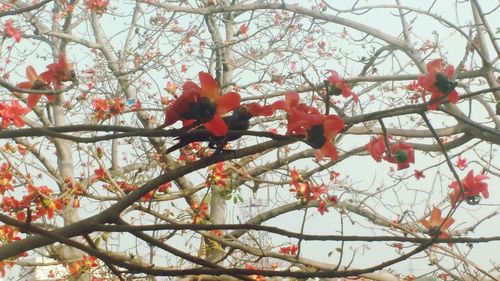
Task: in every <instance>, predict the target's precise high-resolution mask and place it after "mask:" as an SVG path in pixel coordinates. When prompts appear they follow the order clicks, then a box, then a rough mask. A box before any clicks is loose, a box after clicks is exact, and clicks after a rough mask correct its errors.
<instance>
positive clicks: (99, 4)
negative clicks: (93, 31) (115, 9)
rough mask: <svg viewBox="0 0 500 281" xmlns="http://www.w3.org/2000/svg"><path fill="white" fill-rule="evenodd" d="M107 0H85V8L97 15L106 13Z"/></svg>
mask: <svg viewBox="0 0 500 281" xmlns="http://www.w3.org/2000/svg"><path fill="white" fill-rule="evenodd" d="M108 5H109V0H85V6H86V7H87V9H89V10H91V11H93V12H94V13H96V14H98V15H102V14H104V13H106V10H107V9H108Z"/></svg>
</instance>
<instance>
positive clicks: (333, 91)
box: [326, 69, 358, 103]
mask: <svg viewBox="0 0 500 281" xmlns="http://www.w3.org/2000/svg"><path fill="white" fill-rule="evenodd" d="M328 72H330V74H331V75H330V76H329V77H328V78H326V80H327V81H328V82H329V83H330V88H329V91H328V95H333V96H340V95H342V96H343V97H344V98H348V97H350V96H352V98H353V100H354V102H356V103H357V102H358V95H356V94H355V93H354V92H353V91H352V90H351V88H350V87H349V85H348V84H347V83H346V82H345V81H344V79H342V78H340V75H339V74H338V73H337V71H335V70H331V69H328Z"/></svg>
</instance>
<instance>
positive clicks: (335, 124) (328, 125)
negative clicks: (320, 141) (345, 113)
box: [323, 115, 345, 139]
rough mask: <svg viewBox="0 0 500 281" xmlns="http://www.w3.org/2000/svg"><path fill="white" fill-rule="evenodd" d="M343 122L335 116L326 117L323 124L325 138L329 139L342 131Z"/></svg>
mask: <svg viewBox="0 0 500 281" xmlns="http://www.w3.org/2000/svg"><path fill="white" fill-rule="evenodd" d="M344 126H345V125H344V121H343V120H342V119H341V118H340V117H338V116H336V115H328V116H327V117H326V118H325V121H324V123H323V127H324V129H325V130H324V131H325V134H324V135H325V138H326V139H331V138H332V137H333V136H335V135H336V134H338V133H339V132H340V131H342V129H344Z"/></svg>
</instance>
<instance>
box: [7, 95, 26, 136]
mask: <svg viewBox="0 0 500 281" xmlns="http://www.w3.org/2000/svg"><path fill="white" fill-rule="evenodd" d="M29 111H30V109H29V108H27V107H23V106H21V104H20V103H19V101H18V100H17V99H13V100H12V102H11V103H10V104H8V103H6V102H0V117H2V125H1V127H2V129H7V128H8V127H9V126H10V124H14V126H16V127H18V128H21V127H24V125H26V123H25V122H24V120H23V116H24V115H25V114H26V113H28V112H29Z"/></svg>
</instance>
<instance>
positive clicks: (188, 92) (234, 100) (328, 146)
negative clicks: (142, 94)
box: [162, 72, 351, 161]
mask: <svg viewBox="0 0 500 281" xmlns="http://www.w3.org/2000/svg"><path fill="white" fill-rule="evenodd" d="M199 79H200V84H201V86H198V85H197V84H195V83H193V82H191V81H187V82H185V83H184V85H183V89H182V94H181V95H180V96H179V97H178V98H177V99H175V100H174V101H173V102H172V103H171V104H170V106H169V107H167V109H166V110H165V122H164V124H163V125H162V127H165V126H169V125H172V124H174V123H175V122H177V121H182V122H183V124H184V127H185V128H188V129H192V130H193V129H195V128H197V127H198V126H200V125H201V124H203V128H204V129H206V130H207V131H209V132H210V134H211V135H213V136H214V137H219V138H220V137H223V136H225V135H226V134H227V131H228V129H232V130H242V129H243V130H244V129H245V128H248V120H249V119H250V118H252V117H256V116H271V115H273V114H274V112H275V111H277V110H282V111H285V112H286V113H287V121H288V128H287V135H295V136H301V137H304V138H305V139H304V142H305V143H307V144H308V145H310V146H311V147H313V148H315V149H317V150H316V155H317V156H318V157H324V156H327V157H330V158H331V159H332V160H334V161H335V160H337V159H338V154H337V150H336V148H335V146H334V144H333V142H334V140H335V138H336V136H337V135H338V134H339V133H340V132H341V131H342V130H343V129H344V127H345V124H344V122H343V120H342V119H341V118H340V117H338V116H336V115H324V114H321V113H320V112H319V110H318V109H316V108H314V107H311V106H309V105H306V104H304V103H302V102H300V98H299V94H298V93H296V92H290V93H287V94H285V99H284V100H279V101H276V102H274V103H272V104H270V105H260V104H258V103H249V104H242V105H240V95H239V94H238V93H236V92H229V93H226V94H221V93H220V89H219V86H218V85H217V82H216V81H215V80H214V79H213V78H212V77H211V76H210V75H209V74H208V73H206V72H200V73H199ZM340 82H341V81H339V82H338V83H337V84H336V85H337V86H339V87H342V89H344V90H345V91H348V90H349V91H350V89H349V88H348V86H347V84H345V85H344V84H342V85H341V84H339V83H340ZM173 91H174V89H173V87H171V89H170V92H173ZM349 93H351V92H349ZM231 111H233V115H231V116H226V117H224V118H223V115H224V114H226V113H229V112H231ZM233 140H234V139H233Z"/></svg>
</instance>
